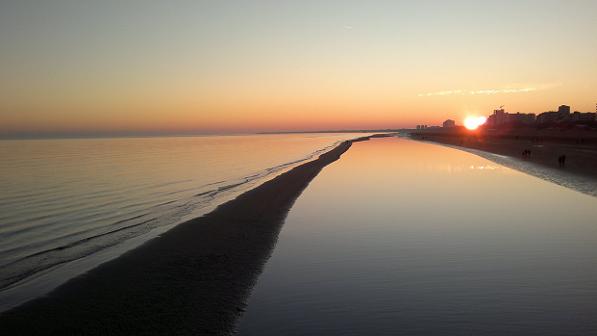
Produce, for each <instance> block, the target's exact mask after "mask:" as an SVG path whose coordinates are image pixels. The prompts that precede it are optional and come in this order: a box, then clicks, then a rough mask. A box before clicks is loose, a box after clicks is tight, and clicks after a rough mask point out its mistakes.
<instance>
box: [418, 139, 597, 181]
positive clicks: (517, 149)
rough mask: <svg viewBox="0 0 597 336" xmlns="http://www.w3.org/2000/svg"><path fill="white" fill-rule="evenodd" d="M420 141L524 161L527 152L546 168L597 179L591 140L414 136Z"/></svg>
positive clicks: (595, 145)
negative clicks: (563, 160)
mask: <svg viewBox="0 0 597 336" xmlns="http://www.w3.org/2000/svg"><path fill="white" fill-rule="evenodd" d="M411 136H412V137H413V138H414V139H417V140H427V141H434V142H439V143H443V144H449V145H456V146H461V147H467V148H473V149H479V150H482V151H486V152H491V153H495V154H500V155H507V156H511V157H516V158H521V159H523V157H522V152H523V151H524V150H530V151H531V155H530V156H529V157H525V158H524V160H526V161H529V162H533V163H535V164H539V165H543V166H545V167H550V168H557V169H561V170H564V171H567V172H569V173H573V174H577V175H583V176H589V177H594V178H597V143H595V142H594V141H589V140H592V138H587V140H584V143H578V141H576V142H575V141H574V140H570V139H565V138H555V139H546V140H538V139H541V138H540V137H530V138H524V137H522V136H519V137H518V138H516V137H515V136H511V137H498V136H495V137H493V136H484V135H475V134H465V135H463V134H462V133H441V132H436V133H435V132H419V133H416V132H413V133H412V134H411ZM560 155H566V163H565V166H564V167H560V165H559V163H558V157H559V156H560Z"/></svg>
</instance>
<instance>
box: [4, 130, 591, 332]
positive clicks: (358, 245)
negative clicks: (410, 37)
mask: <svg viewBox="0 0 597 336" xmlns="http://www.w3.org/2000/svg"><path fill="white" fill-rule="evenodd" d="M324 168H325V169H324ZM316 176H317V178H316ZM505 191H507V193H505ZM504 195H506V196H507V197H504ZM595 204H596V200H595V198H594V197H590V196H587V195H583V194H581V193H578V192H576V191H574V190H570V189H567V188H562V187H560V186H558V185H555V184H553V183H549V182H547V181H544V180H542V179H536V178H534V177H532V176H529V175H527V174H523V173H520V172H517V171H515V170H512V169H509V168H507V167H504V166H501V165H499V164H495V163H493V162H492V161H489V160H486V159H484V158H482V157H479V156H477V155H472V154H470V153H466V152H464V151H461V150H456V149H454V148H449V147H446V146H441V145H437V144H432V143H425V142H419V141H413V140H410V139H404V138H398V137H394V136H391V137H388V136H387V135H378V136H371V137H363V138H359V139H355V140H352V141H345V142H342V143H341V144H339V145H338V146H337V147H335V148H334V149H332V150H330V151H328V152H326V153H324V154H322V155H320V156H319V157H318V158H317V159H315V160H313V161H309V162H306V163H303V164H301V165H299V166H297V167H295V168H293V169H291V170H289V171H287V172H285V173H283V174H281V175H279V176H277V177H275V178H273V179H271V180H269V181H268V182H265V183H263V184H262V185H260V186H258V187H256V188H254V189H252V190H249V191H247V192H245V193H244V194H242V195H240V196H238V197H237V198H236V199H234V200H232V201H229V202H227V203H225V204H222V205H220V206H219V207H218V208H217V209H216V210H214V211H213V212H211V213H209V214H207V215H204V216H202V217H199V218H196V219H193V220H190V221H188V222H185V223H182V224H180V225H178V226H176V227H174V228H172V229H171V230H169V231H167V232H166V233H164V234H162V235H161V236H159V237H157V238H154V239H152V240H150V241H148V242H146V243H145V244H143V245H141V246H140V247H138V248H136V249H134V250H131V251H129V252H127V253H125V254H124V255H122V256H120V257H118V258H116V259H114V260H111V261H109V262H106V263H104V264H102V265H100V266H99V267H97V268H95V269H92V270H91V271H89V272H87V273H85V274H83V275H80V276H78V277H76V278H74V279H72V280H70V281H68V282H67V283H65V284H64V285H62V286H60V287H58V288H57V289H56V290H54V291H52V292H51V293H49V294H48V295H46V296H44V297H41V298H38V299H35V300H32V301H30V302H27V303H25V304H23V305H21V306H19V307H16V308H14V309H12V310H9V311H6V312H4V313H2V314H1V315H0V332H2V334H7V335H57V334H59V335H81V334H84V335H106V334H109V335H133V334H134V335H164V334H171V335H230V334H235V333H238V334H240V335H307V334H321V335H323V334H353V335H362V334H376V335H429V334H450V335H470V334H471V333H472V334H483V335H502V334H516V335H559V334H562V333H565V332H566V333H568V334H575V335H582V334H590V333H593V332H595V331H597V325H596V324H595V323H594V319H593V318H592V316H594V314H595V313H596V312H597V306H596V305H595V304H594V302H596V300H595V298H597V287H596V286H595V283H597V269H595V266H594V262H593V261H594V260H595V258H597V228H596V227H595V225H594V223H593V221H592V219H593V218H595V216H597V212H596V211H597V210H595V209H597V208H596V207H595ZM546 209H547V210H546Z"/></svg>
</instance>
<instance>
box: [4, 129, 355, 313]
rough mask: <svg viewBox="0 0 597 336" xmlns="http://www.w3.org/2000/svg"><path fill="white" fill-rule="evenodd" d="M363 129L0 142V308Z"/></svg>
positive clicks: (38, 292)
mask: <svg viewBox="0 0 597 336" xmlns="http://www.w3.org/2000/svg"><path fill="white" fill-rule="evenodd" d="M363 135H366V134H363V133H358V134H355V133H309V134H250V135H211V136H186V137H144V138H143V137H139V138H93V139H35V140H3V141H0V158H1V164H0V190H1V191H2V192H1V193H0V270H1V272H0V311H1V310H5V309H8V308H11V307H13V306H15V305H18V304H20V303H22V302H25V301H27V300H29V299H31V298H34V297H36V296H39V295H42V294H44V293H47V292H48V291H50V290H52V289H53V288H55V287H57V286H58V285H60V284H61V283H63V282H65V281H66V280H68V279H69V278H71V277H74V276H76V275H78V274H81V273H82V272H85V271H87V270H89V269H91V268H93V267H95V266H97V265H98V264H101V263H102V262H105V261H107V260H110V259H113V258H114V257H117V256H119V255H120V254H122V253H124V252H126V251H128V250H130V249H132V248H134V247H136V246H139V245H140V244H142V243H143V242H145V241H147V240H149V239H152V238H154V237H156V236H158V235H159V234H161V233H163V232H165V231H166V230H168V229H169V228H172V227H173V226H175V225H177V224H179V223H181V222H184V221H187V220H189V219H192V218H195V217H199V216H202V215H204V214H206V213H208V212H210V211H212V210H214V209H215V208H216V207H217V206H218V205H220V204H222V203H224V202H226V201H228V200H231V199H233V198H235V197H236V196H238V195H239V194H241V193H243V192H245V191H247V190H249V189H251V188H254V187H255V186H258V185H260V184H261V183H263V182H265V181H267V180H269V179H271V178H273V177H275V176H277V175H279V174H281V173H283V172H285V171H287V170H289V169H291V168H293V167H295V166H297V165H300V164H302V163H304V162H307V161H309V160H312V159H316V158H317V157H318V156H319V155H320V154H322V153H324V152H326V151H328V150H330V149H332V148H333V147H335V146H336V145H337V144H339V143H340V142H342V141H344V140H347V139H352V138H356V137H359V136H363Z"/></svg>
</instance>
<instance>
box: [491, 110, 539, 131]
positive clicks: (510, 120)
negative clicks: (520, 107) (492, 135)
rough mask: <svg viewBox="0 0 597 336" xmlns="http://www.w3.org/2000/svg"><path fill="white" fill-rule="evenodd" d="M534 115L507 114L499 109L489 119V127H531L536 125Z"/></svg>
mask: <svg viewBox="0 0 597 336" xmlns="http://www.w3.org/2000/svg"><path fill="white" fill-rule="evenodd" d="M535 119H536V117H535V114H534V113H520V112H516V113H507V112H506V111H504V109H502V108H501V109H497V110H494V111H493V114H492V115H490V116H489V118H487V125H489V127H494V128H498V127H500V126H503V125H531V124H533V123H535Z"/></svg>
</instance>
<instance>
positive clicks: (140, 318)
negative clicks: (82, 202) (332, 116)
mask: <svg viewBox="0 0 597 336" xmlns="http://www.w3.org/2000/svg"><path fill="white" fill-rule="evenodd" d="M368 139H369V137H363V138H359V139H356V140H353V141H345V142H343V143H341V144H339V145H338V146H337V147H335V148H334V149H332V150H330V151H328V152H326V153H324V154H322V155H321V156H319V158H318V159H316V160H313V161H310V162H307V163H304V164H302V165H300V166H298V167H296V168H293V169H292V170H290V171H288V172H286V173H284V174H282V175H279V176H278V177H276V178H274V179H272V180H270V181H268V182H266V183H264V184H262V185H260V186H259V187H257V188H255V189H252V190H250V191H248V192H246V193H244V194H242V195H241V196H239V197H237V198H236V199H234V200H232V201H230V202H228V203H225V204H223V205H221V206H219V207H218V208H217V209H216V210H214V211H213V212H211V213H209V214H207V215H205V216H203V217H200V218H197V219H194V220H191V221H188V222H186V223H183V224H180V225H178V226H176V227H175V228H173V229H171V230H170V231H168V232H166V233H165V234H163V235H162V236H160V237H158V238H155V239H153V240H151V241H149V242H147V243H145V244H144V245H142V246H141V247H139V248H137V249H135V250H132V251H130V252H128V253H126V254H124V255H122V256H121V257H119V258H117V259H115V260H112V261H110V262H107V263H105V264H102V265H100V266H99V267H97V268H95V269H93V270H92V271H90V272H88V273H86V274H84V275H81V276H79V277H77V278H75V279H73V280H71V281H69V282H67V283H66V284H64V285H62V286H60V287H59V288H58V289H56V290H54V291H53V292H51V293H50V294H49V295H47V296H45V297H42V298H39V299H36V300H33V301H30V302H28V303H26V304H24V305H22V306H19V307H17V308H16V309H13V310H10V311H7V312H5V313H3V314H2V315H0V330H1V331H2V333H3V334H14V335H17V334H18V335H24V334H27V335H56V334H62V335H75V334H85V335H95V334H97V335H100V334H110V335H116V334H121V335H131V334H144V335H163V334H177V335H186V334H189V335H190V334H194V335H195V334H201V335H208V334H228V333H229V332H230V331H231V328H232V326H233V322H234V320H235V319H236V318H237V317H238V316H239V314H241V313H242V311H243V310H244V302H245V299H246V297H247V295H248V293H249V290H250V288H251V286H252V285H253V284H254V282H255V281H256V277H257V276H258V274H259V273H260V270H261V268H262V267H263V264H264V263H265V261H266V260H267V258H268V256H269V255H270V253H271V249H272V247H273V246H274V244H275V241H276V237H277V235H278V232H279V230H280V226H281V225H282V223H283V220H284V218H285V216H286V214H287V212H288V210H289V209H290V207H291V206H292V204H293V202H294V200H295V199H296V198H297V197H298V195H299V194H300V193H301V192H302V190H303V189H304V188H305V187H306V186H307V185H308V184H309V182H310V181H311V180H312V179H313V178H314V177H315V176H316V175H317V174H318V173H319V171H320V170H321V169H322V168H323V167H325V166H326V165H328V164H330V163H332V162H334V161H336V160H338V159H339V157H340V156H341V155H342V154H343V153H344V152H345V151H347V150H348V149H349V148H350V146H351V144H352V143H353V142H355V141H364V140H368Z"/></svg>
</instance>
